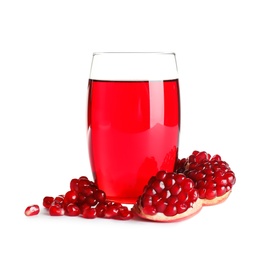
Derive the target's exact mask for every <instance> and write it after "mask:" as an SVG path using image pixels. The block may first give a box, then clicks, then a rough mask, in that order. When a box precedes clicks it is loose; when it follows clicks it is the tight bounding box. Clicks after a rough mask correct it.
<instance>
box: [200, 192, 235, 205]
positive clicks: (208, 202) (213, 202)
mask: <svg viewBox="0 0 260 260" xmlns="http://www.w3.org/2000/svg"><path fill="white" fill-rule="evenodd" d="M230 193H231V190H230V191H228V192H226V193H225V194H224V195H222V196H219V197H216V198H214V199H212V200H208V199H203V200H202V205H203V206H214V205H217V204H220V203H222V202H224V201H226V200H227V198H228V197H229V195H230Z"/></svg>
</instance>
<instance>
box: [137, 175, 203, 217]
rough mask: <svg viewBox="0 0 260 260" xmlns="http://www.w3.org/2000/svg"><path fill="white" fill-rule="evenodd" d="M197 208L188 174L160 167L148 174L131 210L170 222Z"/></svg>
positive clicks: (191, 212) (197, 203)
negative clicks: (146, 180)
mask: <svg viewBox="0 0 260 260" xmlns="http://www.w3.org/2000/svg"><path fill="white" fill-rule="evenodd" d="M201 208H202V202H201V200H200V199H199V195H198V192H197V190H196V189H195V188H194V182H193V181H192V180H191V179H190V178H188V177H186V176H185V175H184V174H181V173H180V174H177V173H175V172H171V173H170V172H168V173H167V172H165V171H160V172H158V173H157V174H156V176H153V177H152V178H150V180H149V182H148V184H147V186H146V187H145V188H144V191H143V194H142V195H141V196H140V197H139V198H138V200H137V202H136V204H135V205H134V207H133V212H134V213H135V214H137V215H138V216H139V217H141V218H144V219H148V220H152V221H160V222H173V221H179V220H184V219H187V218H189V217H191V216H193V215H195V214H196V213H198V212H199V211H200V210H201Z"/></svg>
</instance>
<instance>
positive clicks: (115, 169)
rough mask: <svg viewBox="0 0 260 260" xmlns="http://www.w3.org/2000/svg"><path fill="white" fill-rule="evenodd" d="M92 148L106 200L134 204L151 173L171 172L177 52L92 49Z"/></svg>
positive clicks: (89, 127) (176, 112)
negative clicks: (100, 50)
mask: <svg viewBox="0 0 260 260" xmlns="http://www.w3.org/2000/svg"><path fill="white" fill-rule="evenodd" d="M87 117H88V120H87V121H88V125H87V134H88V149H89V150H88V151H89V159H90V165H91V169H92V174H93V177H94V181H95V182H96V184H97V185H98V187H99V188H100V189H101V190H103V191H105V193H106V195H107V199H108V200H111V201H115V202H120V203H125V204H133V203H135V202H136V200H137V198H138V196H139V195H140V194H141V193H142V191H143V189H144V186H145V185H146V184H147V182H148V180H149V179H150V177H151V176H153V175H155V174H156V173H157V172H158V171H159V170H165V171H173V169H174V165H175V160H176V157H177V153H178V143H179V132H180V93H179V83H178V77H177V65H176V57H175V54H174V53H159V52H106V53H104V52H103V53H94V54H93V59H92V64H91V70H90V77H89V86H88V113H87Z"/></svg>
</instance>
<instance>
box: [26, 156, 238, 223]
mask: <svg viewBox="0 0 260 260" xmlns="http://www.w3.org/2000/svg"><path fill="white" fill-rule="evenodd" d="M235 183H236V177H235V174H234V172H233V171H232V170H231V168H230V166H229V165H228V163H227V162H225V161H223V160H222V159H221V157H220V156H219V155H214V156H211V155H210V154H209V153H206V152H204V151H202V152H199V151H194V152H193V153H192V154H191V155H190V156H189V157H187V158H182V159H177V161H176V165H175V169H174V172H166V171H164V170H160V171H159V172H157V174H156V175H155V176H153V177H151V178H150V180H149V182H148V183H147V185H146V186H145V187H144V189H143V193H142V194H140V196H139V197H138V199H137V201H136V203H135V204H134V205H133V206H132V208H131V209H129V208H128V207H126V206H124V205H122V204H121V203H117V202H112V201H109V200H107V198H106V193H105V192H104V191H102V190H100V189H99V188H98V187H97V185H96V184H95V183H94V182H93V181H90V180H89V179H88V178H87V177H86V176H81V177H79V178H78V179H77V178H74V179H72V180H71V181H70V189H69V191H67V192H66V193H65V194H64V195H63V194H61V195H58V196H56V197H52V196H46V197H44V198H43V202H42V204H43V207H44V208H45V209H46V210H47V211H48V212H49V214H50V215H51V216H63V215H66V216H81V217H83V218H86V219H93V218H109V219H119V220H129V219H132V218H133V217H134V216H139V217H141V218H143V219H147V220H151V221H158V222H173V221H180V220H184V219H187V218H190V217H192V216H194V215H196V214H197V213H198V212H199V211H200V210H201V209H202V207H203V206H204V205H215V204H218V203H220V202H223V201H225V200H226V199H227V198H228V196H229V195H230V193H231V191H232V187H233V186H234V184H235ZM39 212H40V208H39V206H38V205H36V204H35V205H31V206H28V207H27V208H26V209H25V215H26V216H34V215H37V214H38V213H39Z"/></svg>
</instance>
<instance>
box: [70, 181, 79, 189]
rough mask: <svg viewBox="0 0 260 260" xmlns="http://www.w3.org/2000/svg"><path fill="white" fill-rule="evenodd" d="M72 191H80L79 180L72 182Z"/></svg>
mask: <svg viewBox="0 0 260 260" xmlns="http://www.w3.org/2000/svg"><path fill="white" fill-rule="evenodd" d="M70 190H73V191H76V192H78V191H79V180H78V179H72V180H71V181H70Z"/></svg>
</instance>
